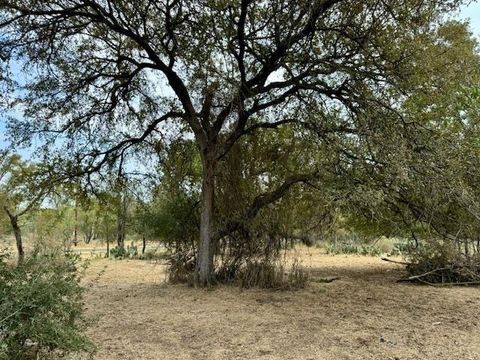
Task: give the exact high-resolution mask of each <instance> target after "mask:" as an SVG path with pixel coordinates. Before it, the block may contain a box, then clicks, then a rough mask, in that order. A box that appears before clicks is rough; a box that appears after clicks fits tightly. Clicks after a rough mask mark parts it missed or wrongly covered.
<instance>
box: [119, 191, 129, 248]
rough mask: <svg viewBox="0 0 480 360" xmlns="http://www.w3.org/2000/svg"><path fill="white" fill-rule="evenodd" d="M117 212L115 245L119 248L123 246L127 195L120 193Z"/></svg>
mask: <svg viewBox="0 0 480 360" xmlns="http://www.w3.org/2000/svg"><path fill="white" fill-rule="evenodd" d="M119 200H120V201H119V206H118V213H117V246H118V247H119V248H120V249H124V248H125V222H126V212H127V197H126V195H125V194H122V193H120V199H119Z"/></svg>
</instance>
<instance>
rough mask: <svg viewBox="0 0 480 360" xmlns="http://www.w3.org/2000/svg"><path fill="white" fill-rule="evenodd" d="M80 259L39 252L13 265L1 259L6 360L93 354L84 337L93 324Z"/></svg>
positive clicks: (0, 327)
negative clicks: (86, 314)
mask: <svg viewBox="0 0 480 360" xmlns="http://www.w3.org/2000/svg"><path fill="white" fill-rule="evenodd" d="M78 261H79V258H78V256H77V257H75V256H72V255H67V256H61V255H58V254H49V255H41V254H38V253H35V254H33V255H31V256H30V257H28V258H26V259H25V261H24V263H23V264H21V265H19V266H14V265H13V264H12V262H11V261H9V259H8V256H7V255H5V254H3V255H0V299H1V302H0V359H1V360H7V359H8V360H16V359H30V358H37V356H38V354H39V353H40V354H41V353H50V355H51V354H52V352H60V353H67V352H72V351H90V350H93V345H92V343H91V342H90V341H89V340H88V338H87V337H86V336H85V335H84V330H85V329H86V326H87V325H88V323H87V321H86V318H85V317H84V315H83V312H82V307H83V292H84V290H83V288H82V287H81V286H80V275H79V272H78V269H77V267H78ZM50 355H49V356H48V358H51V356H50Z"/></svg>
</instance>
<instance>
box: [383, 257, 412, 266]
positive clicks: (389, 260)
mask: <svg viewBox="0 0 480 360" xmlns="http://www.w3.org/2000/svg"><path fill="white" fill-rule="evenodd" d="M382 260H383V261H388V262H391V263H394V264H400V265H410V263H408V262H404V261H397V260H392V259H389V258H382Z"/></svg>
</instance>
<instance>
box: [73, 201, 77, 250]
mask: <svg viewBox="0 0 480 360" xmlns="http://www.w3.org/2000/svg"><path fill="white" fill-rule="evenodd" d="M73 214H74V224H73V246H77V245H78V204H77V200H75V207H74V209H73Z"/></svg>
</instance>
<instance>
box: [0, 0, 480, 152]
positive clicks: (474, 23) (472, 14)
mask: <svg viewBox="0 0 480 360" xmlns="http://www.w3.org/2000/svg"><path fill="white" fill-rule="evenodd" d="M454 17H456V18H460V19H468V20H469V21H470V26H471V29H472V32H473V33H474V35H475V36H476V37H477V38H479V39H480V0H476V1H473V2H472V3H471V4H470V5H468V6H463V8H462V9H461V11H460V13H459V14H455V16H454ZM5 145H6V142H5V121H4V119H2V118H1V116H0V148H3V147H5Z"/></svg>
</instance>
